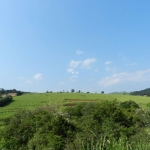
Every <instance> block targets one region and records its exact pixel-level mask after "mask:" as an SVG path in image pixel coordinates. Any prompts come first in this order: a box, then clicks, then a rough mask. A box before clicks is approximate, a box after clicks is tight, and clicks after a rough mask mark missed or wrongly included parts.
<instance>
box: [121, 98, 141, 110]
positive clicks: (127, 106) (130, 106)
mask: <svg viewBox="0 0 150 150" xmlns="http://www.w3.org/2000/svg"><path fill="white" fill-rule="evenodd" d="M120 106H121V107H122V108H125V109H136V108H139V105H138V104H137V103H136V102H134V101H132V100H129V101H125V102H122V103H120Z"/></svg>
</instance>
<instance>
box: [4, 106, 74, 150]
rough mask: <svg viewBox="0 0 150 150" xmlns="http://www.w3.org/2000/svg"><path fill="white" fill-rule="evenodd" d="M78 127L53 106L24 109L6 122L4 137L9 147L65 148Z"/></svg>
mask: <svg viewBox="0 0 150 150" xmlns="http://www.w3.org/2000/svg"><path fill="white" fill-rule="evenodd" d="M75 130H76V127H75V126H74V125H73V124H72V123H71V122H69V121H68V120H67V119H66V118H65V117H64V116H63V115H60V114H58V113H57V112H56V111H54V110H51V108H48V107H47V108H44V107H43V108H39V109H37V110H35V111H29V110H28V111H22V112H19V113H17V114H15V116H14V117H12V118H10V119H9V120H7V122H6V128H5V132H4V133H3V138H4V140H5V144H4V145H3V147H4V148H7V149H13V150H15V149H21V148H22V149H44V148H51V149H55V150H60V149H63V147H64V145H65V143H66V142H67V141H69V140H71V139H72V138H73V136H74V132H75Z"/></svg>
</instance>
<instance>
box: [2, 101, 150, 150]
mask: <svg viewBox="0 0 150 150" xmlns="http://www.w3.org/2000/svg"><path fill="white" fill-rule="evenodd" d="M128 103H129V105H128V107H124V105H123V104H122V103H118V102H117V101H102V102H99V103H91V102H90V103H80V104H78V105H76V106H74V107H67V108H66V109H64V111H63V112H60V110H58V109H56V108H54V107H50V106H47V107H41V108H38V109H36V110H32V111H31V110H24V111H22V112H18V113H17V114H15V115H14V116H13V117H11V118H9V119H6V120H5V128H4V130H3V132H1V135H0V141H3V142H0V143H1V146H0V148H1V149H10V150H18V149H19V150H28V149H35V150H38V149H52V150H76V149H80V150H87V149H90V150H95V149H96V150H98V149H101V150H104V149H105V150H112V149H115V148H118V149H127V147H130V149H135V150H136V149H138V146H139V147H143V146H144V145H146V146H147V147H148V146H149V147H148V148H150V145H148V143H149V142H150V136H149V134H148V133H147V132H146V130H145V126H148V122H147V121H148V120H149V118H150V113H149V112H144V111H143V110H141V109H140V108H139V107H137V105H135V103H134V105H132V104H133V102H131V101H129V102H128ZM128 108H132V111H130V110H129V109H128ZM137 108H138V110H137ZM141 111H142V116H141V113H140V112H141ZM143 116H144V117H143ZM137 143H139V145H137ZM144 148H145V149H146V147H144Z"/></svg>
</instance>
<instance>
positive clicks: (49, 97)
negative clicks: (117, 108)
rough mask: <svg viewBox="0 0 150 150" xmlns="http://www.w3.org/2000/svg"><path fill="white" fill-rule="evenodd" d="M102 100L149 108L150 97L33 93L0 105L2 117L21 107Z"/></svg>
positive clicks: (65, 104)
mask: <svg viewBox="0 0 150 150" xmlns="http://www.w3.org/2000/svg"><path fill="white" fill-rule="evenodd" d="M101 100H117V101H120V102H123V101H128V100H133V101H135V102H136V103H137V104H139V105H140V106H141V107H142V108H147V106H146V104H148V103H150V97H144V96H131V95H121V94H92V93H31V94H23V95H22V96H15V97H13V102H12V103H10V104H9V105H7V106H5V107H0V119H2V118H6V117H9V116H11V115H13V114H14V113H15V112H17V111H19V110H21V109H35V108H37V107H39V106H45V105H55V106H67V105H68V106H69V105H70V106H71V104H76V103H80V102H84V101H85V102H95V101H96V102H98V101H101Z"/></svg>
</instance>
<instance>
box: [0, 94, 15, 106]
mask: <svg viewBox="0 0 150 150" xmlns="http://www.w3.org/2000/svg"><path fill="white" fill-rule="evenodd" d="M12 100H13V98H12V96H10V95H7V96H5V97H0V107H3V106H5V105H8V104H9V103H11V102H12Z"/></svg>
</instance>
